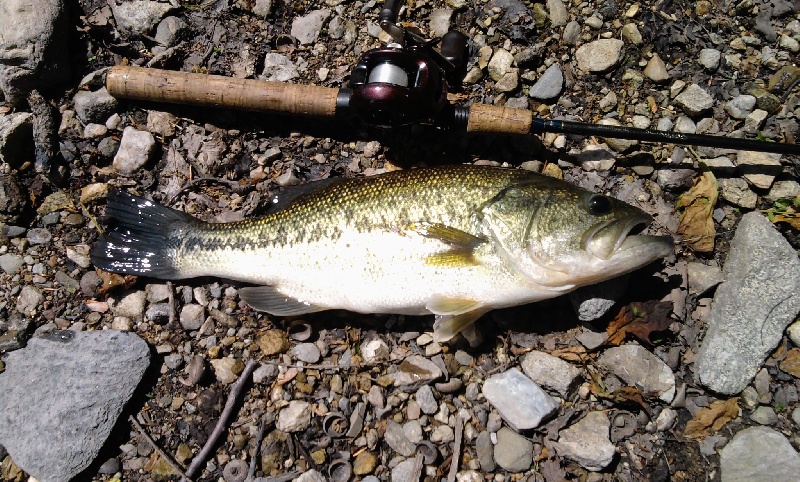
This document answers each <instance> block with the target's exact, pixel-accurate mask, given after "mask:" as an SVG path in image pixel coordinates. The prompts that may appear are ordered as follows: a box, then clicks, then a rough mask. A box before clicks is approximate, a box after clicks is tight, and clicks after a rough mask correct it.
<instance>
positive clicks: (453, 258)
mask: <svg viewBox="0 0 800 482" xmlns="http://www.w3.org/2000/svg"><path fill="white" fill-rule="evenodd" d="M408 230H409V231H414V232H415V233H417V234H420V235H422V236H425V237H426V238H431V239H438V240H439V241H441V242H443V243H446V244H448V245H450V249H448V250H447V251H444V252H442V253H437V254H434V255H432V256H428V257H427V258H426V259H425V261H426V262H427V263H428V264H431V265H436V266H452V267H458V266H474V265H476V264H478V262H477V261H476V260H475V257H474V256H473V254H474V252H475V249H476V248H477V247H478V246H480V245H481V244H483V243H485V242H486V240H485V239H483V238H479V237H478V236H475V235H472V234H470V233H468V232H466V231H462V230H460V229H457V228H453V227H450V226H446V225H444V224H440V223H428V222H419V223H413V224H411V225H409V226H408Z"/></svg>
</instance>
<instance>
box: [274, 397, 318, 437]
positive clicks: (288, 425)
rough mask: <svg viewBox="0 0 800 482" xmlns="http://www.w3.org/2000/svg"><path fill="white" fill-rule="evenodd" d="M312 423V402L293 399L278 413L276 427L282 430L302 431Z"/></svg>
mask: <svg viewBox="0 0 800 482" xmlns="http://www.w3.org/2000/svg"><path fill="white" fill-rule="evenodd" d="M310 424H311V404H310V403H308V402H304V401H302V400H292V401H290V402H289V405H287V406H286V407H285V408H283V409H281V411H280V412H279V413H278V419H277V421H276V422H275V427H276V428H277V429H278V430H280V431H282V432H301V431H303V430H305V429H307V428H308V426H309V425H310Z"/></svg>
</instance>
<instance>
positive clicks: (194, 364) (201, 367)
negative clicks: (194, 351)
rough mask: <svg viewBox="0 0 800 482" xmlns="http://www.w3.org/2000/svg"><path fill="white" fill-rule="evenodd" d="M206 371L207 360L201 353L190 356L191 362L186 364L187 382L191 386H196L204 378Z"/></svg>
mask: <svg viewBox="0 0 800 482" xmlns="http://www.w3.org/2000/svg"><path fill="white" fill-rule="evenodd" d="M205 373H206V361H205V359H204V358H203V357H202V356H200V355H194V356H192V357H191V358H189V363H188V364H187V365H186V383H187V384H188V385H189V386H195V385H197V384H198V383H200V381H201V380H202V379H203V376H204V375H205Z"/></svg>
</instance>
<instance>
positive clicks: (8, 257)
mask: <svg viewBox="0 0 800 482" xmlns="http://www.w3.org/2000/svg"><path fill="white" fill-rule="evenodd" d="M24 265H25V262H24V261H23V260H22V256H17V255H16V254H11V253H6V254H4V255H2V256H0V269H2V270H3V272H5V273H6V274H16V272H17V271H19V270H20V269H22V267H23V266H24Z"/></svg>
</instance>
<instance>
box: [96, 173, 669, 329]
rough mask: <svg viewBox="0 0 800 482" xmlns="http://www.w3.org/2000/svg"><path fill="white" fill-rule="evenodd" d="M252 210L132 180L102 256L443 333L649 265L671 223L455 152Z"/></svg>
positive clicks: (114, 198) (140, 268)
mask: <svg viewBox="0 0 800 482" xmlns="http://www.w3.org/2000/svg"><path fill="white" fill-rule="evenodd" d="M309 186H311V188H309V187H304V188H303V189H302V190H301V191H299V192H298V193H296V194H295V195H294V196H292V195H291V194H290V195H289V196H288V197H287V198H286V199H284V200H283V201H282V205H281V206H278V207H277V208H276V209H275V210H274V212H270V213H268V214H267V215H265V216H263V217H261V218H258V219H252V220H245V221H238V222H232V223H205V222H202V221H199V220H197V219H195V218H193V217H191V216H189V215H188V214H185V213H182V212H180V211H176V210H174V209H171V208H168V207H164V206H160V205H158V204H156V203H154V202H152V201H148V200H147V199H144V198H141V197H137V196H134V195H131V194H128V193H125V192H122V191H115V192H113V193H112V194H111V195H110V196H109V198H108V204H107V206H106V217H107V218H109V219H110V220H111V222H110V227H109V230H108V231H107V232H106V233H105V234H104V235H103V236H102V237H101V238H100V240H99V241H98V242H97V243H96V244H95V245H94V247H93V249H92V261H93V263H94V265H95V266H97V267H99V268H102V269H105V270H108V271H113V272H117V273H126V274H134V275H141V276H150V277H154V278H161V279H183V278H192V277H198V276H216V277H223V278H228V279H232V280H237V281H243V282H247V283H252V284H256V285H259V286H254V287H244V288H240V289H239V295H240V296H241V298H242V299H243V300H244V301H246V302H247V303H249V304H250V305H251V306H253V308H255V309H257V310H261V311H265V312H267V313H270V314H272V315H277V316H291V315H302V314H305V313H312V312H317V311H322V310H328V309H345V310H350V311H355V312H359V313H391V314H405V315H426V314H434V315H436V321H435V323H434V338H435V339H436V340H437V341H446V340H448V339H450V338H452V337H453V336H454V335H456V334H457V333H459V332H461V331H462V330H464V329H465V328H467V327H469V326H470V325H471V324H472V323H473V322H474V321H475V320H476V319H477V318H479V317H480V316H481V315H483V314H484V313H486V312H487V311H489V310H492V309H495V308H504V307H509V306H516V305H521V304H524V303H530V302H534V301H540V300H543V299H547V298H553V297H556V296H559V295H561V294H564V293H566V292H569V291H571V290H574V289H575V288H578V287H580V286H584V285H589V284H593V283H597V282H600V281H603V280H607V279H609V278H613V277H615V276H619V275H621V274H624V273H628V272H630V271H633V270H635V269H637V268H639V267H642V266H644V265H647V264H649V263H651V262H653V261H654V260H656V259H658V258H661V257H664V256H666V255H667V254H669V253H671V252H672V251H673V243H672V238H670V237H669V236H646V235H632V234H631V231H632V230H633V229H634V228H637V227H640V226H642V225H646V224H648V223H649V222H650V221H651V217H650V216H649V215H648V214H646V213H645V212H643V211H642V210H640V209H638V208H635V207H633V206H631V205H628V204H626V203H624V202H622V201H619V200H616V199H613V198H611V197H608V196H604V195H601V194H594V193H592V192H589V191H586V190H583V189H581V188H578V187H576V186H573V185H571V184H569V183H567V182H564V181H561V180H557V179H554V178H551V177H546V176H542V175H540V174H535V173H532V172H529V171H524V170H516V169H502V168H494V167H478V166H448V167H435V168H425V169H415V170H409V171H395V172H389V173H386V174H381V175H377V176H372V177H365V178H354V179H337V180H326V181H320V182H319V183H318V184H317V185H314V184H313V183H312V184H311V185H309Z"/></svg>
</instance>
